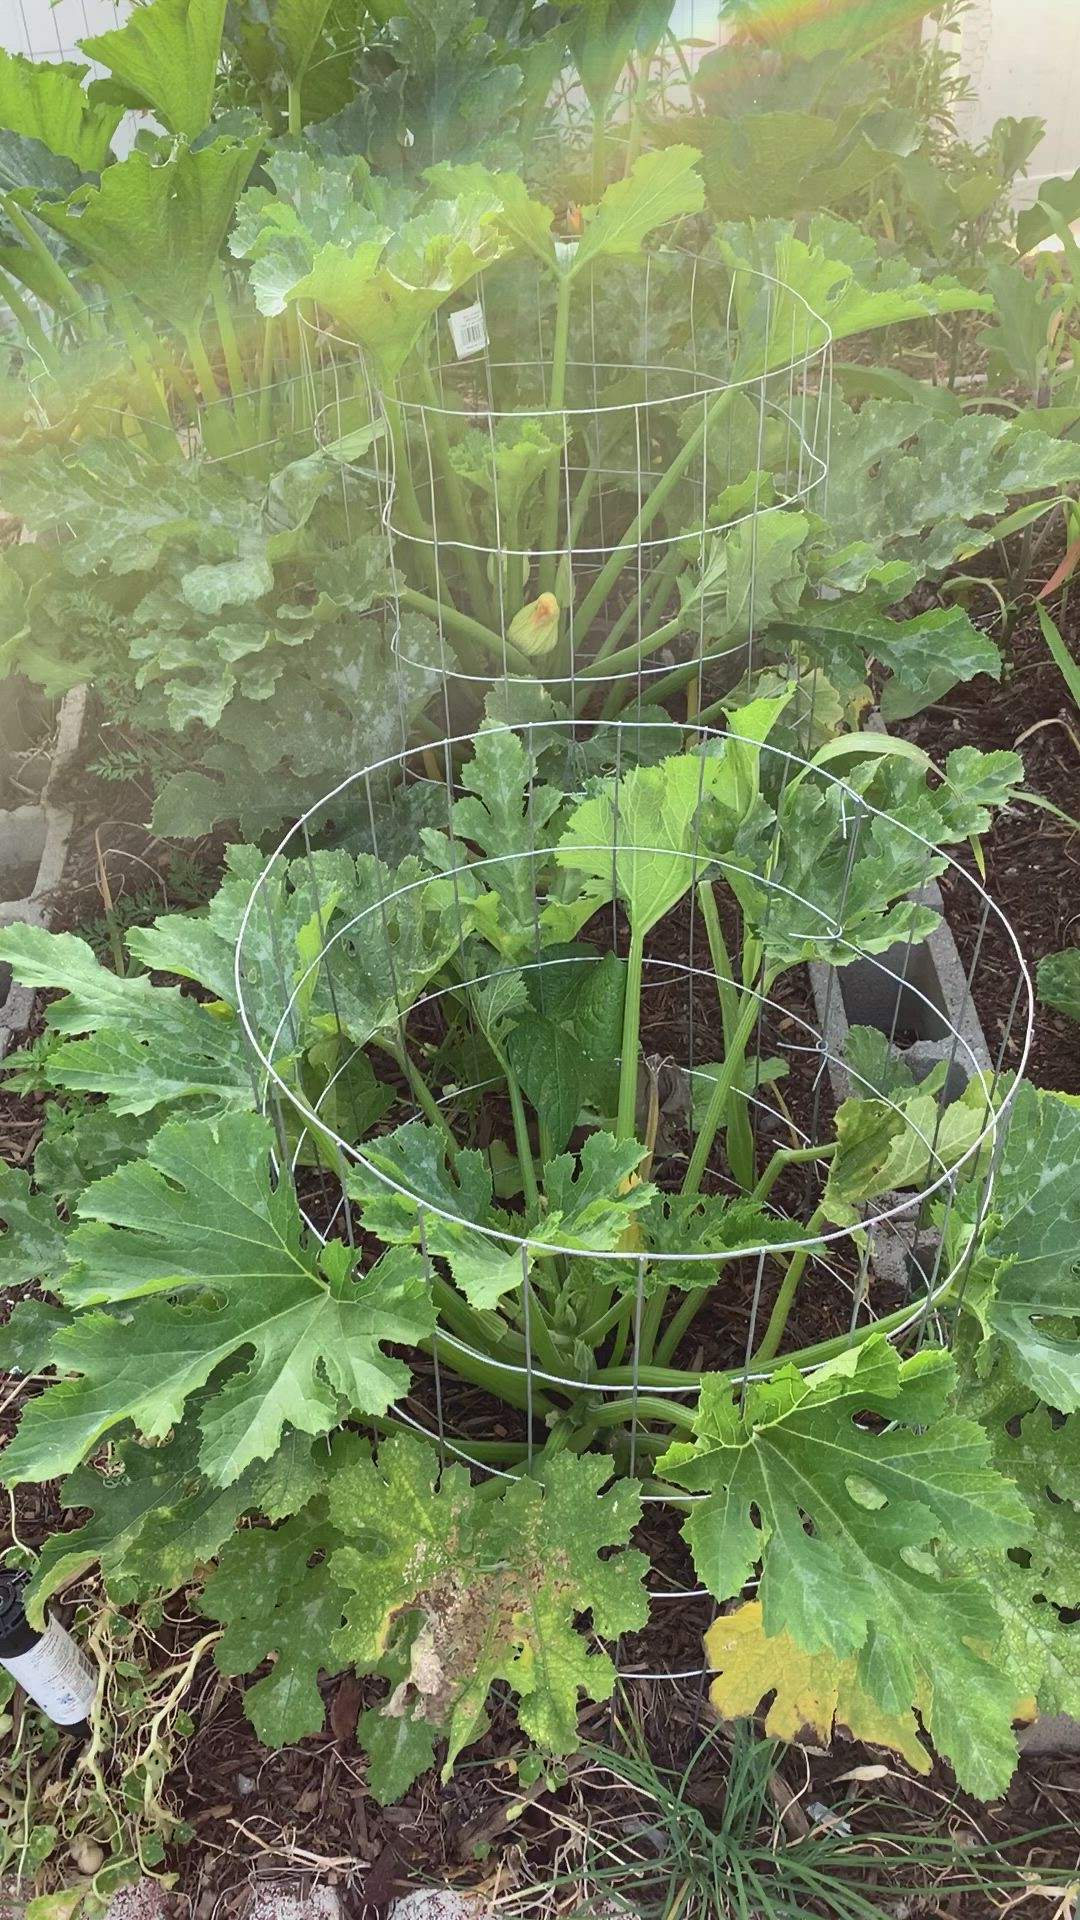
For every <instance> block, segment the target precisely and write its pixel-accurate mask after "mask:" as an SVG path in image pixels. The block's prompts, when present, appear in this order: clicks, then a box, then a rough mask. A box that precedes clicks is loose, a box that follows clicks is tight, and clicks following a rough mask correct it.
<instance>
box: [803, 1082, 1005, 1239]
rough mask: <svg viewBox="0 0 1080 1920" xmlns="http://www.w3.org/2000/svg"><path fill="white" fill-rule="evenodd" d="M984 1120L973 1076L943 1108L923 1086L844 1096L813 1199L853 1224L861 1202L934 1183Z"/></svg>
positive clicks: (984, 1096)
mask: <svg viewBox="0 0 1080 1920" xmlns="http://www.w3.org/2000/svg"><path fill="white" fill-rule="evenodd" d="M937 1077H938V1078H939V1079H941V1080H944V1077H945V1076H944V1073H941V1074H940V1075H939V1076H937ZM990 1118H991V1105H990V1086H989V1083H987V1084H985V1085H984V1084H983V1082H982V1081H981V1080H980V1079H979V1078H978V1077H976V1078H974V1079H973V1080H972V1081H971V1082H970V1083H969V1085H968V1086H967V1087H966V1088H965V1090H964V1093H963V1094H962V1096H961V1097H960V1099H958V1100H953V1101H951V1102H950V1103H949V1105H948V1106H946V1105H944V1104H942V1103H941V1100H940V1092H939V1089H938V1087H937V1086H936V1085H933V1086H931V1085H930V1084H929V1083H924V1084H923V1086H921V1087H916V1088H913V1089H912V1090H911V1091H909V1092H908V1093H906V1094H904V1095H903V1096H901V1097H898V1096H897V1095H896V1094H894V1095H893V1096H892V1097H891V1098H889V1099H888V1100H845V1101H844V1102H843V1103H842V1105H841V1106H840V1108H839V1110H838V1112H837V1115H836V1139H837V1152H836V1156H835V1158H834V1159H833V1160H832V1162H831V1163H830V1166H829V1177H828V1179H827V1181H826V1183H825V1192H824V1195H823V1196H822V1202H821V1204H822V1208H823V1210H824V1212H825V1216H826V1218H827V1219H829V1220H832V1221H835V1222H836V1224H837V1225H839V1226H855V1225H856V1224H857V1222H858V1220H859V1217H860V1216H859V1208H860V1207H861V1206H862V1204H863V1203H864V1202H865V1201H867V1200H873V1199H877V1198H878V1197H880V1196H881V1195H883V1194H890V1193H893V1192H896V1191H898V1190H899V1191H904V1190H905V1189H907V1188H915V1189H918V1188H920V1187H923V1186H929V1185H930V1184H931V1183H932V1182H936V1181H937V1180H938V1178H939V1176H940V1174H941V1173H942V1172H944V1171H945V1170H946V1169H947V1168H949V1167H953V1166H955V1165H956V1164H957V1162H958V1161H960V1160H962V1159H963V1158H964V1156H965V1155H966V1154H969V1153H970V1152H971V1150H972V1148H973V1147H974V1145H975V1143H976V1141H977V1140H978V1138H979V1136H980V1134H982V1133H985V1132H986V1131H987V1129H988V1127H989V1125H990Z"/></svg>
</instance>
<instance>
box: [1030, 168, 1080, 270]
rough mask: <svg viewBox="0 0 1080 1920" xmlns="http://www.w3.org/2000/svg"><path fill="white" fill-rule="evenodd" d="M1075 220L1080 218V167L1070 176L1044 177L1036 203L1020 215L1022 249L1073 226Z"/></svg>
mask: <svg viewBox="0 0 1080 1920" xmlns="http://www.w3.org/2000/svg"><path fill="white" fill-rule="evenodd" d="M1074 220H1080V167H1078V168H1077V169H1076V172H1075V173H1074V174H1072V175H1070V177H1069V178H1068V179H1067V180H1066V179H1063V178H1061V177H1060V176H1058V177H1056V178H1055V179H1052V180H1043V181H1040V183H1039V191H1038V196H1037V198H1036V200H1035V204H1034V206H1031V207H1025V208H1024V210H1023V212H1022V213H1021V214H1020V215H1019V216H1018V218H1017V222H1016V245H1017V249H1018V251H1019V252H1020V253H1030V252H1031V249H1032V248H1033V247H1037V246H1038V244H1039V242H1040V240H1048V239H1049V237H1050V235H1051V234H1052V233H1060V232H1061V229H1062V227H1071V226H1072V223H1073V221H1074Z"/></svg>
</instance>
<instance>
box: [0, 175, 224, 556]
mask: <svg viewBox="0 0 1080 1920" xmlns="http://www.w3.org/2000/svg"><path fill="white" fill-rule="evenodd" d="M117 171H118V169H116V168H113V169H110V175H111V174H112V173H115V172H117ZM4 500H5V505H6V506H7V508H8V509H9V511H11V512H12V513H18V514H20V515H21V516H22V518H23V519H24V520H25V521H26V523H27V525H28V526H29V527H31V528H32V529H33V531H34V532H35V533H58V534H61V535H62V536H63V537H64V540H65V545H64V552H63V560H64V567H65V571H66V572H67V573H69V574H70V575H71V576H72V577H73V579H75V580H76V581H83V580H85V579H86V578H87V576H89V575H91V574H94V573H96V572H97V571H98V570H99V569H101V570H102V571H106V572H109V573H116V574H125V575H126V574H129V573H138V572H144V571H145V572H153V571H156V570H158V569H159V568H160V567H161V565H162V561H163V556H167V557H168V558H169V559H171V558H172V556H173V554H174V552H175V550H177V549H182V551H183V553H184V556H185V558H186V560H187V565H188V566H190V565H192V564H193V563H194V561H195V559H206V560H211V559H213V560H225V559H232V558H234V557H235V556H236V554H237V553H238V552H239V551H240V548H241V546H242V544H243V542H244V540H245V537H247V536H250V535H251V534H252V533H254V532H255V531H256V529H257V524H258V520H257V514H256V513H255V511H254V509H253V506H252V503H251V502H250V500H249V499H248V497H247V496H246V494H245V492H244V490H243V486H242V484H239V485H238V483H237V482H236V480H235V479H233V478H232V477H231V476H230V475H229V474H228V473H226V472H224V471H223V470H222V468H221V467H216V468H214V467H212V466H209V465H203V464H202V463H201V462H200V461H198V460H183V461H171V462H169V463H167V464H165V465H160V464H158V463H156V462H155V461H152V460H150V459H148V458H147V457H146V455H145V453H142V452H140V451H139V449H138V448H137V447H134V446H130V445H127V444H125V442H124V441H123V440H120V439H111V440H104V439H100V438H97V437H91V438H87V439H86V440H84V441H81V442H80V443H78V444H77V445H76V446H74V447H71V448H69V447H66V446H65V447H59V446H45V447H41V448H39V449H37V450H36V451H35V452H34V454H33V455H32V457H28V458H10V459H8V460H7V461H6V462H5V472H4ZM72 533H74V534H76V535H77V538H75V539H71V538H70V535H71V534H72ZM50 544H51V543H50Z"/></svg>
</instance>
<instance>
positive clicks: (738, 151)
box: [698, 111, 915, 220]
mask: <svg viewBox="0 0 1080 1920" xmlns="http://www.w3.org/2000/svg"><path fill="white" fill-rule="evenodd" d="M860 117H861V116H859V115H857V114H850V113H849V114H846V115H844V116H843V118H842V119H840V120H839V121H836V120H830V119H827V118H826V117H825V116H824V115H822V114H813V113H792V112H783V111H779V112H772V113H748V114H747V115H746V116H745V118H743V119H739V120H737V119H733V118H729V117H728V116H727V115H719V114H717V115H715V116H714V117H709V118H703V119H702V120H701V122H700V132H699V135H698V137H699V138H700V140H701V142H702V159H701V172H702V176H703V178H704V181H705V187H706V191H707V193H708V196H709V205H710V206H711V207H712V208H713V209H714V210H715V212H716V214H717V215H718V217H719V218H720V219H721V220H756V219H761V218H762V217H765V216H770V215H771V216H776V217H779V218H781V219H789V218H793V217H796V216H797V215H798V214H800V213H803V212H807V211H816V210H817V208H819V207H832V206H835V205H836V204H837V203H838V202H839V201H841V200H846V199H849V198H850V197H851V195H852V194H855V193H857V192H858V191H859V189H860V188H861V187H865V186H868V185H869V183H870V181H871V180H873V179H874V178H875V177H876V176H877V175H878V174H880V173H883V172H884V171H885V170H886V169H887V168H889V167H891V166H892V165H893V164H894V162H895V160H896V157H897V149H898V148H899V149H903V148H904V147H905V146H906V145H907V144H908V141H909V140H910V139H911V138H912V137H913V136H914V132H915V129H914V123H913V122H911V121H909V122H908V123H907V125H906V126H901V125H899V124H897V126H896V127H895V128H894V127H893V126H892V124H891V123H890V122H888V121H885V120H882V119H880V118H876V117H875V118H871V117H867V118H866V120H865V122H864V124H862V125H860V124H859V119H860ZM876 127H880V128H881V130H882V132H886V133H888V134H890V135H891V144H890V145H889V146H883V145H878V143H877V140H876V139H875V138H874V133H875V130H876Z"/></svg>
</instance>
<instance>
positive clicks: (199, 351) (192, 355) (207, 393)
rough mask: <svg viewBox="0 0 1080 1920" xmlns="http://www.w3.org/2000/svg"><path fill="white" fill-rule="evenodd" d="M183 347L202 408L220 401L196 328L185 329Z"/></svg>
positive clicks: (199, 334) (216, 385) (211, 369)
mask: <svg viewBox="0 0 1080 1920" xmlns="http://www.w3.org/2000/svg"><path fill="white" fill-rule="evenodd" d="M184 345H185V347H186V348H187V355H188V359H189V360H190V361H191V365H192V368H193V369H194V373H195V378H196V380H197V381H198V383H199V387H200V390H201V392H202V400H203V406H204V407H210V406H213V404H214V402H215V400H220V399H221V388H220V387H219V386H218V383H217V379H216V377H215V374H214V369H213V367H212V366H211V365H210V357H209V355H208V353H207V351H206V348H205V347H204V345H203V338H202V334H201V333H200V332H199V329H198V327H197V326H191V327H187V328H186V329H185V331H184Z"/></svg>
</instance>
